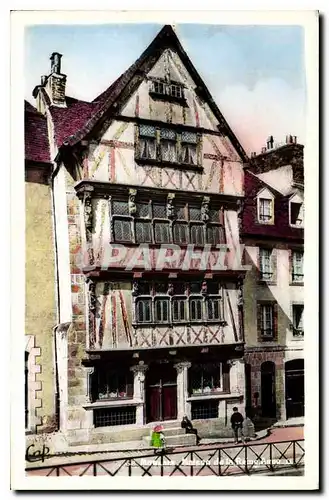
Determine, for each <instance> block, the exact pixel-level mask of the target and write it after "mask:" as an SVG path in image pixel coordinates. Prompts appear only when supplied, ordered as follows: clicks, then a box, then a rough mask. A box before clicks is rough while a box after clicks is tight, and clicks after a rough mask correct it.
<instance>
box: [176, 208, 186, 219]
mask: <svg viewBox="0 0 329 500" xmlns="http://www.w3.org/2000/svg"><path fill="white" fill-rule="evenodd" d="M176 217H177V219H182V220H185V219H186V213H185V206H184V205H183V206H176Z"/></svg>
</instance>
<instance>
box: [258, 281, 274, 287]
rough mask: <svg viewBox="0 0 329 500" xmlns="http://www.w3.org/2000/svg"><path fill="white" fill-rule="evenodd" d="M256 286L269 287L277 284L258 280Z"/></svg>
mask: <svg viewBox="0 0 329 500" xmlns="http://www.w3.org/2000/svg"><path fill="white" fill-rule="evenodd" d="M258 285H263V286H266V285H269V286H276V285H277V282H276V281H273V280H258Z"/></svg>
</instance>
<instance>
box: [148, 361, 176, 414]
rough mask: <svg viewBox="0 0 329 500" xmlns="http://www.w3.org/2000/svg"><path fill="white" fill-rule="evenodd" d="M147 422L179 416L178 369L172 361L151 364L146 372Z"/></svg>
mask: <svg viewBox="0 0 329 500" xmlns="http://www.w3.org/2000/svg"><path fill="white" fill-rule="evenodd" d="M146 418H147V422H159V421H164V420H175V419H176V418H177V370H176V369H175V368H174V366H173V365H172V364H171V363H154V364H151V365H150V367H149V369H148V371H147V373H146Z"/></svg>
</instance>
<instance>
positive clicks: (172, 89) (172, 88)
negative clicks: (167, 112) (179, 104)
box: [169, 83, 183, 99]
mask: <svg viewBox="0 0 329 500" xmlns="http://www.w3.org/2000/svg"><path fill="white" fill-rule="evenodd" d="M169 93H170V95H171V96H172V97H177V99H181V98H182V97H183V89H182V87H181V86H180V85H176V84H174V83H173V84H171V85H169Z"/></svg>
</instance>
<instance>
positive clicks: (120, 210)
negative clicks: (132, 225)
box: [112, 200, 129, 215]
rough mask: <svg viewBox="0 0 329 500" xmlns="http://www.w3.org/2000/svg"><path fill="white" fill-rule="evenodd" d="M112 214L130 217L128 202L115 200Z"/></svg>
mask: <svg viewBox="0 0 329 500" xmlns="http://www.w3.org/2000/svg"><path fill="white" fill-rule="evenodd" d="M112 213H113V214H114V215H129V208H128V202H127V201H117V200H113V201H112Z"/></svg>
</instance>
